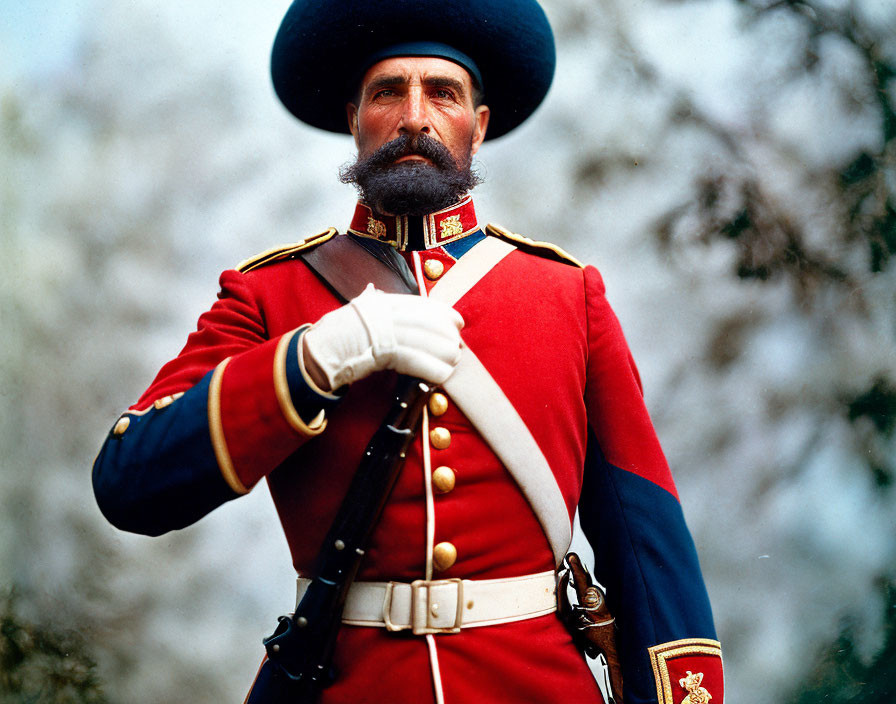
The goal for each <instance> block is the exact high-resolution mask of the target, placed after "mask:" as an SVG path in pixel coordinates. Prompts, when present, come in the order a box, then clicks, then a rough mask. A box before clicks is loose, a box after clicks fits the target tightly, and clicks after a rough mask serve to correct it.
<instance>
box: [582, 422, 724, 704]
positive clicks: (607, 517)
mask: <svg viewBox="0 0 896 704" xmlns="http://www.w3.org/2000/svg"><path fill="white" fill-rule="evenodd" d="M579 519H580V521H581V525H582V530H583V532H584V533H585V536H586V537H587V538H588V540H589V542H590V543H591V545H592V546H593V548H594V554H595V570H594V572H595V578H596V579H597V580H598V581H599V582H600V583H601V584H603V585H604V587H606V589H607V603H608V605H609V606H610V609H611V611H612V613H613V614H614V616H615V617H616V623H617V626H618V629H619V630H618V639H619V642H618V647H619V653H620V660H621V663H622V670H623V687H624V699H625V702H626V704H648V703H650V704H656V702H657V686H656V680H655V677H654V673H653V669H652V666H651V662H650V657H649V655H648V650H647V649H648V648H649V647H651V646H654V645H657V644H660V643H667V642H669V641H677V640H680V639H689V638H709V639H713V640H714V639H716V632H715V627H714V626H713V618H712V610H711V608H710V604H709V597H708V595H707V593H706V588H705V586H704V583H703V577H702V573H701V571H700V564H699V561H698V559H697V551H696V549H695V547H694V542H693V540H692V538H691V535H690V532H689V531H688V528H687V525H686V524H685V520H684V514H683V513H682V510H681V505H680V504H679V502H678V499H677V498H676V497H675V496H674V495H672V494H671V493H669V492H668V491H667V490H666V489H663V488H662V487H660V486H658V485H656V484H654V483H653V482H651V481H650V480H648V479H645V478H643V477H640V476H638V475H636V474H633V473H632V472H627V471H624V470H622V469H619V468H618V467H615V466H613V465H612V464H610V463H609V462H607V461H606V459H605V458H604V456H603V453H602V452H601V449H600V447H599V445H598V442H597V440H596V438H595V437H594V436H593V434H591V433H590V432H589V442H588V452H587V459H586V464H585V478H584V484H583V487H582V496H581V499H580V503H579ZM683 693H685V692H683ZM685 694H686V693H685Z"/></svg>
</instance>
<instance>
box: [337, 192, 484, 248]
mask: <svg viewBox="0 0 896 704" xmlns="http://www.w3.org/2000/svg"><path fill="white" fill-rule="evenodd" d="M415 219H416V220H418V221H422V228H423V243H424V248H425V249H432V248H433V247H440V246H441V245H443V244H447V243H448V242H454V241H455V240H459V239H461V238H462V237H466V236H467V235H471V234H473V233H474V232H476V231H477V230H478V229H479V222H478V221H477V220H476V210H475V208H474V207H473V197H472V196H467V197H466V198H464V199H463V200H462V201H460V202H459V203H457V204H455V205H452V206H451V207H449V208H445V209H444V210H439V211H438V212H435V213H430V214H429V215H419V216H418V215H380V214H379V213H377V212H376V211H375V210H374V209H373V208H371V207H370V206H368V205H365V204H364V203H362V202H360V201H358V205H357V206H355V215H354V217H353V218H352V224H351V225H350V226H349V228H348V231H349V232H351V233H352V234H353V235H358V236H360V237H370V238H372V239H375V240H379V241H380V242H388V243H389V244H391V245H392V246H393V247H397V248H398V249H401V250H404V249H407V246H408V232H409V229H408V228H409V221H412V220H415Z"/></svg>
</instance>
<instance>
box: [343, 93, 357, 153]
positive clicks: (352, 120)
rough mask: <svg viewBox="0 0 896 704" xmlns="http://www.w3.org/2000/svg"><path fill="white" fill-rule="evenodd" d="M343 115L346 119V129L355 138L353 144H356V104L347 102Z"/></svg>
mask: <svg viewBox="0 0 896 704" xmlns="http://www.w3.org/2000/svg"><path fill="white" fill-rule="evenodd" d="M345 116H346V118H347V119H348V129H349V132H351V133H352V137H354V138H355V146H356V147H357V146H358V106H357V105H355V104H354V103H347V104H346V106H345Z"/></svg>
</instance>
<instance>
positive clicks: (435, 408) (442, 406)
mask: <svg viewBox="0 0 896 704" xmlns="http://www.w3.org/2000/svg"><path fill="white" fill-rule="evenodd" d="M447 410H448V397H447V396H446V395H445V394H440V393H438V392H436V393H434V394H433V395H432V396H430V397H429V412H430V413H432V414H433V415H434V416H440V415H442V414H443V413H444V412H445V411H447Z"/></svg>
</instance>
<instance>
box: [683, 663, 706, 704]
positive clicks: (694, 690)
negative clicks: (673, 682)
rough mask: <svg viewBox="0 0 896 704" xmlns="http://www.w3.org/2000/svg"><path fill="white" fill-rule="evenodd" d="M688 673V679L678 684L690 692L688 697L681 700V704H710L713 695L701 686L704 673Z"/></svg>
mask: <svg viewBox="0 0 896 704" xmlns="http://www.w3.org/2000/svg"><path fill="white" fill-rule="evenodd" d="M687 673H688V674H687V676H686V677H682V678H681V679H680V680H678V684H680V685H681V687H682V688H683V689H686V690H687V692H688V696H686V697H685V698H684V699H682V700H681V704H709V700H710V699H712V695H711V694H710V693H709V692H708V691H707V690H706V688H705V687H701V686H700V685H701V683H702V682H703V673H702V672H698V673H696V674H694V673H692V672H691V671H690V670H688V671H687Z"/></svg>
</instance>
